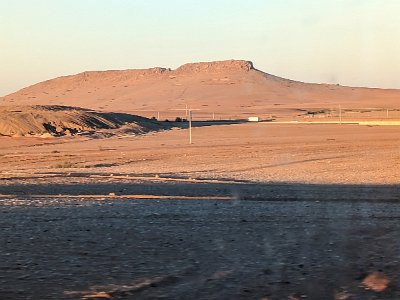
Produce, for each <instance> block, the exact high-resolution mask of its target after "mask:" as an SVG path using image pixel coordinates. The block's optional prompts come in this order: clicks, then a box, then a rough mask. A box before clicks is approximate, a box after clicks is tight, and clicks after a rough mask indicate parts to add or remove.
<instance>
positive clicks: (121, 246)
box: [0, 197, 400, 300]
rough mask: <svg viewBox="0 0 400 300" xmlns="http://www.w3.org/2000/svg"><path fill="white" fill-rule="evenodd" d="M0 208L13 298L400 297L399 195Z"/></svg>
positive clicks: (5, 280) (1, 262)
mask: <svg viewBox="0 0 400 300" xmlns="http://www.w3.org/2000/svg"><path fill="white" fill-rule="evenodd" d="M0 214H1V218H0V226H1V229H2V230H1V231H0V234H1V238H0V241H1V242H0V243H1V248H0V298H1V299H4V300H7V299H100V298H103V299H104V298H109V299H303V298H304V299H399V298H400V289H399V284H400V277H399V272H398V271H399V261H400V251H399V247H400V245H399V242H398V241H399V235H400V233H399V232H400V231H399V229H400V228H399V227H400V223H399V218H400V205H399V204H396V203H386V202H381V203H371V202H346V201H339V202H332V201H328V202H326V201H241V200H238V199H236V200H232V201H196V200H186V201H176V200H119V199H105V200H99V199H84V200H82V199H79V198H76V199H72V198H68V199H62V198H58V199H40V198H38V199H24V198H23V197H20V198H19V199H3V200H1V204H0ZM372 272H380V274H385V276H387V277H388V278H389V280H390V283H389V285H388V287H387V288H386V289H384V290H383V291H382V292H376V291H373V290H367V289H365V288H364V287H363V286H362V284H361V282H362V280H363V279H364V278H365V277H366V276H367V275H368V274H370V273H372ZM96 297H97V298H96ZM290 297H291V298H290Z"/></svg>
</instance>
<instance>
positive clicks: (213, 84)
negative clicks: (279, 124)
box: [0, 60, 400, 118]
mask: <svg viewBox="0 0 400 300" xmlns="http://www.w3.org/2000/svg"><path fill="white" fill-rule="evenodd" d="M399 99H400V90H385V89H369V88H352V87H344V86H338V85H328V84H310V83H302V82H298V81H292V80H288V79H284V78H280V77H276V76H273V75H270V74H267V73H264V72H262V71H259V70H257V69H255V68H254V67H253V64H252V63H251V62H248V61H243V60H229V61H218V62H207V63H191V64H186V65H183V66H181V67H179V68H178V69H176V70H171V69H166V68H152V69H143V70H121V71H91V72H83V73H80V74H77V75H71V76H63V77H59V78H55V79H51V80H48V81H44V82H41V83H38V84H35V85H32V86H29V87H27V88H24V89H21V90H19V91H17V92H15V93H13V94H10V95H8V96H5V97H3V98H2V99H1V101H0V103H1V104H19V105H20V104H25V105H26V104H27V105H32V104H40V105H68V106H80V107H88V108H91V109H96V110H104V111H117V112H131V113H135V114H140V115H144V116H148V117H151V116H156V114H157V112H161V114H162V116H161V118H162V117H163V116H171V115H179V114H181V112H179V111H173V110H175V109H183V108H185V105H188V106H189V107H191V108H196V109H200V110H199V112H196V114H197V115H198V116H200V115H204V116H207V115H210V114H211V113H215V114H217V115H220V116H226V117H228V116H229V117H235V116H238V115H242V116H243V115H245V114H253V113H265V112H268V111H271V110H277V109H281V110H282V111H284V110H285V109H286V110H287V109H289V108H290V109H300V108H303V109H304V108H305V109H309V108H330V107H336V106H338V105H339V104H341V105H342V106H343V107H358V108H359V107H389V108H394V107H397V105H398V103H399Z"/></svg>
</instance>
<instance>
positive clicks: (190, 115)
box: [171, 104, 200, 145]
mask: <svg viewBox="0 0 400 300" xmlns="http://www.w3.org/2000/svg"><path fill="white" fill-rule="evenodd" d="M171 110H180V111H182V110H184V111H186V116H187V120H188V121H189V144H190V145H191V144H192V127H193V126H192V121H193V113H192V111H193V110H200V109H195V108H188V106H187V104H185V108H183V109H182V108H181V109H171Z"/></svg>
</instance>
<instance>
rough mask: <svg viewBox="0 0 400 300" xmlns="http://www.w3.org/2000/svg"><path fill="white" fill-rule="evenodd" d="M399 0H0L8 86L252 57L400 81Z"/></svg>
mask: <svg viewBox="0 0 400 300" xmlns="http://www.w3.org/2000/svg"><path fill="white" fill-rule="evenodd" d="M399 16H400V1H399V0H247V1H244V0H202V1H198V0H112V1H111V0H18V1H11V0H0V96H3V95H6V94H8V93H11V92H14V91H16V90H18V89H20V88H22V87H25V86H27V85H31V84H34V83H37V82H40V81H43V80H47V79H51V78H54V77H58V76H63V75H70V74H76V73H79V72H83V71H88V70H108V69H113V70H115V69H135V68H150V67H156V66H159V67H170V68H173V69H174V68H177V67H178V66H180V65H182V64H184V63H188V62H199V61H214V60H226V59H244V60H250V61H252V62H253V63H254V65H255V67H256V68H257V69H259V70H262V71H265V72H267V73H270V74H274V75H277V76H281V77H285V78H288V79H293V80H299V81H304V82H316V83H334V84H336V83H339V84H342V85H349V86H369V87H382V88H400V74H399V73H400V17H399Z"/></svg>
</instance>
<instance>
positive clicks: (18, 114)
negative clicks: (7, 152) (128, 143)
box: [0, 105, 161, 137]
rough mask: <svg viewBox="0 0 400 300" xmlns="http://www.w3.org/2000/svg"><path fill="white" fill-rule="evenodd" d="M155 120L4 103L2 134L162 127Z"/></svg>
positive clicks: (0, 112)
mask: <svg viewBox="0 0 400 300" xmlns="http://www.w3.org/2000/svg"><path fill="white" fill-rule="evenodd" d="M160 128H161V125H159V124H158V123H157V122H154V121H152V120H149V119H146V118H143V117H139V116H134V115H129V114H122V113H98V112H94V111H90V110H87V109H82V108H77V107H66V106H39V105H34V106H28V105H26V106H0V135H6V136H43V137H48V136H61V135H74V134H77V133H82V132H91V131H98V130H102V129H103V130H107V129H110V130H111V129H124V130H126V131H130V132H134V133H139V132H146V131H150V130H156V129H160Z"/></svg>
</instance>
